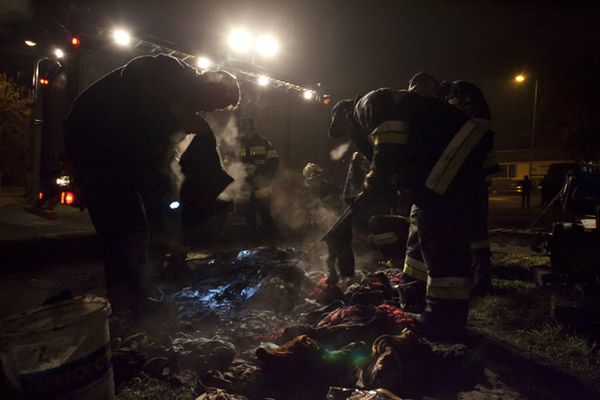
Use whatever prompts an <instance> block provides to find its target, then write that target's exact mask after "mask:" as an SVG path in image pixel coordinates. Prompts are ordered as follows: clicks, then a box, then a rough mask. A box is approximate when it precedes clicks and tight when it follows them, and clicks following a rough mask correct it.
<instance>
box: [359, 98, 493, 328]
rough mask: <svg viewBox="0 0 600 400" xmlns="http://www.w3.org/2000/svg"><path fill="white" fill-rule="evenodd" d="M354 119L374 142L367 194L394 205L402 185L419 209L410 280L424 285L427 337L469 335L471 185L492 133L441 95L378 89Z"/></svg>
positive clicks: (422, 321) (413, 224)
mask: <svg viewBox="0 0 600 400" xmlns="http://www.w3.org/2000/svg"><path fill="white" fill-rule="evenodd" d="M354 115H355V118H356V120H357V121H358V123H359V125H360V126H361V128H362V129H363V131H364V132H369V133H370V134H371V137H372V138H373V143H374V152H373V161H372V163H371V171H370V172H369V174H368V175H367V178H366V180H365V193H366V194H367V195H368V196H373V197H378V198H381V199H383V201H387V202H388V204H390V205H392V204H394V202H395V194H396V191H397V190H398V188H402V189H405V190H407V191H408V193H409V195H410V199H411V201H412V204H414V205H413V207H412V209H411V215H410V236H411V238H415V237H416V239H417V243H418V245H419V250H420V255H421V257H420V260H418V259H416V257H415V258H412V257H411V256H412V254H410V253H411V250H412V249H411V247H410V246H411V241H410V239H409V242H408V245H409V248H408V253H407V257H406V264H405V266H404V279H405V282H406V281H411V280H412V281H419V282H423V283H424V284H425V286H426V307H425V309H424V311H423V312H422V313H421V314H418V315H416V316H415V317H416V320H417V323H418V325H419V326H420V328H421V329H422V330H423V332H424V333H426V334H429V335H431V336H437V337H439V338H451V337H455V336H456V335H459V334H461V333H464V329H465V328H466V323H467V314H468V306H469V295H470V291H471V281H472V279H471V275H472V274H471V268H470V258H471V256H470V248H469V245H470V229H469V226H468V224H467V223H466V222H468V221H469V218H470V217H469V215H470V213H471V209H470V204H471V203H472V199H471V198H472V197H473V194H472V192H471V190H470V189H471V186H472V185H473V182H475V181H476V180H477V179H479V174H478V171H479V170H480V169H481V168H482V167H481V166H482V164H483V162H484V159H485V156H486V154H488V153H489V151H490V149H491V146H492V138H491V132H490V131H488V129H487V127H486V126H485V125H483V124H481V123H479V122H478V121H476V120H474V119H471V118H469V117H468V116H467V115H466V114H464V113H463V112H461V111H459V110H457V109H456V108H454V107H452V106H450V105H449V104H447V103H445V102H443V101H442V100H440V99H437V98H435V97H425V96H420V95H418V94H416V93H414V92H409V91H396V90H391V89H379V90H376V91H373V92H370V93H369V94H367V95H366V96H364V97H363V98H362V99H361V100H360V101H359V102H358V103H357V104H356V106H355V109H354Z"/></svg>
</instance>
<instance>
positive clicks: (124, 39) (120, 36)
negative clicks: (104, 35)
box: [113, 29, 131, 46]
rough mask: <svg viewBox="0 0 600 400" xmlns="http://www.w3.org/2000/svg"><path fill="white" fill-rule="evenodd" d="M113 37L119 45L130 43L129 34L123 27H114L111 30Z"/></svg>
mask: <svg viewBox="0 0 600 400" xmlns="http://www.w3.org/2000/svg"><path fill="white" fill-rule="evenodd" d="M113 39H114V41H115V43H116V44H118V45H119V46H129V44H130V43H131V35H130V34H129V32H127V31H125V30H123V29H115V30H114V31H113Z"/></svg>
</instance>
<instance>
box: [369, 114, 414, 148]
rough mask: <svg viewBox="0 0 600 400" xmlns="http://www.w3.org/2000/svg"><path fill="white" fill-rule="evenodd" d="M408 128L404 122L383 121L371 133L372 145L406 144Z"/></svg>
mask: <svg viewBox="0 0 600 400" xmlns="http://www.w3.org/2000/svg"><path fill="white" fill-rule="evenodd" d="M408 132H409V126H408V123H407V122H405V121H395V120H389V121H383V122H382V123H381V124H379V125H378V126H377V128H375V129H374V130H373V132H371V136H372V137H373V144H374V145H380V144H406V142H408Z"/></svg>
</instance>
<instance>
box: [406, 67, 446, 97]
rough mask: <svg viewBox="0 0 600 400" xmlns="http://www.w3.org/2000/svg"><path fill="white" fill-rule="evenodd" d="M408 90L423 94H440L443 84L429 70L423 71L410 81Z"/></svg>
mask: <svg viewBox="0 0 600 400" xmlns="http://www.w3.org/2000/svg"><path fill="white" fill-rule="evenodd" d="M408 90H409V91H410V92H416V93H418V94H420V95H421V96H439V95H440V93H441V91H442V85H441V84H440V82H438V80H437V79H435V78H434V77H433V76H431V75H430V74H428V73H427V72H424V71H421V72H419V73H417V74H416V75H415V76H413V77H412V78H410V81H408Z"/></svg>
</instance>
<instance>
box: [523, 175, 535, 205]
mask: <svg viewBox="0 0 600 400" xmlns="http://www.w3.org/2000/svg"><path fill="white" fill-rule="evenodd" d="M520 185H521V208H525V207H527V208H529V203H530V200H531V190H532V189H533V184H532V183H531V181H530V180H529V176H528V175H525V176H524V177H523V180H522V181H521V182H520Z"/></svg>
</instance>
